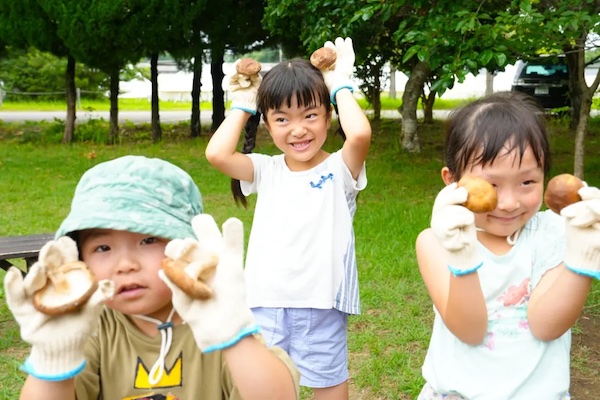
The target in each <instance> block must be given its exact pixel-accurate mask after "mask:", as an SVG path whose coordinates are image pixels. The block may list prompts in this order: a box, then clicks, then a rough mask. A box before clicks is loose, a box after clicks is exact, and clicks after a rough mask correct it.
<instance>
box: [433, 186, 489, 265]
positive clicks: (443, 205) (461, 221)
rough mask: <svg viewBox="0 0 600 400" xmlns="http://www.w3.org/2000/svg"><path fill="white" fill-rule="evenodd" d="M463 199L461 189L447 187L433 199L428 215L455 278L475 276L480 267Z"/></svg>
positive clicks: (474, 232)
mask: <svg viewBox="0 0 600 400" xmlns="http://www.w3.org/2000/svg"><path fill="white" fill-rule="evenodd" d="M467 196H468V192H467V189H465V188H464V187H458V186H457V184H456V183H452V184H450V185H447V186H446V187H444V188H443V189H442V190H440V192H439V193H438V195H437V197H436V198H435V202H434V204H433V211H432V215H431V229H432V230H433V233H434V234H435V236H436V237H437V239H438V241H439V242H440V244H441V245H442V247H444V249H446V251H447V254H448V256H447V260H448V268H449V269H450V272H452V274H454V275H456V276H461V275H466V274H470V273H472V272H475V271H477V269H479V267H481V265H482V264H483V261H482V257H481V255H480V254H479V252H478V251H477V230H476V228H475V214H474V213H473V212H472V211H471V210H469V209H468V208H466V207H464V206H462V205H461V204H462V203H464V202H465V201H467Z"/></svg>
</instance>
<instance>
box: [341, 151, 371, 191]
mask: <svg viewBox="0 0 600 400" xmlns="http://www.w3.org/2000/svg"><path fill="white" fill-rule="evenodd" d="M333 156H334V157H337V158H338V159H339V163H340V165H341V168H342V172H343V177H344V186H345V187H346V188H352V191H353V192H360V191H361V190H363V189H364V188H366V187H367V167H366V163H363V166H362V168H361V170H360V172H359V173H358V177H357V178H356V179H354V178H353V177H352V173H351V172H350V169H349V168H348V166H347V165H346V163H345V162H344V159H343V158H342V151H341V150H338V151H336V152H335V153H334V154H333ZM346 191H348V190H346Z"/></svg>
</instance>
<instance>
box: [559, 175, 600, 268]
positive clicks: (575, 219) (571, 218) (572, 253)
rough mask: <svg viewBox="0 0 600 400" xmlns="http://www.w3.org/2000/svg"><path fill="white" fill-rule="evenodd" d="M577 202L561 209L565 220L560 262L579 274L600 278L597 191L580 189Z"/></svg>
mask: <svg viewBox="0 0 600 400" xmlns="http://www.w3.org/2000/svg"><path fill="white" fill-rule="evenodd" d="M578 193H579V196H580V197H581V201H579V202H577V203H574V204H571V205H570V206H567V207H565V208H563V209H562V211H561V212H560V214H561V215H562V216H563V217H565V218H566V220H567V221H566V223H567V228H566V236H567V237H566V241H567V245H566V252H565V260H564V263H565V265H566V266H567V268H569V269H570V270H571V271H573V272H576V273H578V274H580V275H585V276H590V277H592V278H596V279H600V190H598V188H595V187H589V186H584V187H582V188H581V189H579V192H578Z"/></svg>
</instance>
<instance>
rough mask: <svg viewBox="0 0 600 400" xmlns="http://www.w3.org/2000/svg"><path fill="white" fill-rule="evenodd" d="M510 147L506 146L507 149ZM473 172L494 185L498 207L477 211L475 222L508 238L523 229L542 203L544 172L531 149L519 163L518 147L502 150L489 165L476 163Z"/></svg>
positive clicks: (528, 149)
mask: <svg viewBox="0 0 600 400" xmlns="http://www.w3.org/2000/svg"><path fill="white" fill-rule="evenodd" d="M507 148H508V147H506V146H505V149H507ZM464 174H473V175H477V176H480V177H482V178H484V179H486V180H487V181H488V182H490V183H491V184H493V185H494V187H495V188H496V193H497V194H498V206H497V207H496V209H495V210H493V211H491V212H489V213H482V214H475V224H476V226H477V227H479V228H481V229H483V230H484V231H485V232H487V233H489V234H492V235H495V236H501V237H506V236H509V235H512V234H513V233H514V232H516V231H517V230H518V229H520V228H522V227H523V226H524V225H525V224H526V223H527V221H529V220H530V219H531V218H532V217H533V216H534V215H535V213H537V212H538V211H539V209H540V207H541V206H542V201H543V194H544V171H543V170H542V168H540V167H539V166H538V165H537V161H536V159H535V157H534V155H533V151H532V150H531V148H529V147H528V148H527V149H526V150H525V152H524V154H523V159H522V160H521V162H520V163H519V150H518V149H516V150H512V151H510V152H508V150H503V151H502V152H500V154H498V157H497V158H496V159H495V160H494V162H493V163H492V164H490V165H486V166H485V167H483V168H482V166H481V165H476V166H474V167H473V168H472V169H471V170H467V171H465V173H464Z"/></svg>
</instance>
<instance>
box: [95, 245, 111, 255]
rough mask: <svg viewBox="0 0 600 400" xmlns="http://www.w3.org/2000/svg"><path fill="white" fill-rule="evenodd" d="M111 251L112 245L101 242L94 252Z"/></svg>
mask: <svg viewBox="0 0 600 400" xmlns="http://www.w3.org/2000/svg"><path fill="white" fill-rule="evenodd" d="M107 251H110V246H107V245H105V244H101V245H100V246H96V247H95V248H94V253H104V252H107Z"/></svg>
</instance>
